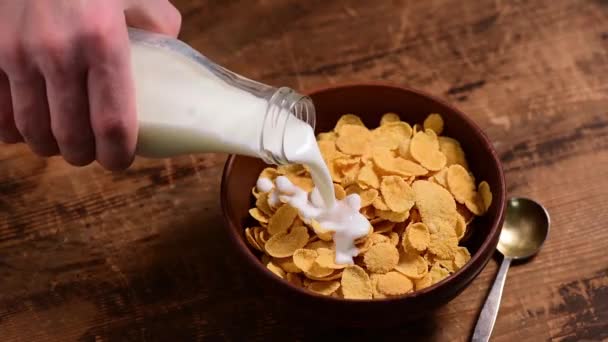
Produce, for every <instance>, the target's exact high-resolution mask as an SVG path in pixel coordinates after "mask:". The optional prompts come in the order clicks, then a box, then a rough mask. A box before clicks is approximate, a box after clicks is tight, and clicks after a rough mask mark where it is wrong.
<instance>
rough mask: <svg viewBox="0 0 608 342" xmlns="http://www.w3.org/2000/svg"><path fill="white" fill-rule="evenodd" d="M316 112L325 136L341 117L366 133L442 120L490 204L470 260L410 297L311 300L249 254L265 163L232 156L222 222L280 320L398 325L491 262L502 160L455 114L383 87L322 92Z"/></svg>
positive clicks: (471, 242)
mask: <svg viewBox="0 0 608 342" xmlns="http://www.w3.org/2000/svg"><path fill="white" fill-rule="evenodd" d="M310 97H311V98H312V100H313V101H314V103H315V107H316V111H317V127H316V131H317V132H323V131H328V130H331V129H332V128H333V127H334V125H335V123H336V121H337V120H338V118H339V117H340V116H341V115H342V114H345V113H354V114H357V115H359V116H360V117H361V119H362V120H363V122H364V123H365V124H366V125H367V126H368V127H370V128H372V127H377V126H378V124H379V121H380V117H381V115H382V114H383V113H386V112H395V113H397V114H399V115H400V116H401V118H402V119H403V120H405V121H407V122H409V123H411V124H413V123H422V121H423V120H424V118H425V117H426V116H427V115H428V114H429V113H440V114H441V115H442V116H443V119H444V121H445V130H444V133H443V135H446V136H449V137H453V138H455V139H457V140H458V141H460V143H461V144H462V147H463V149H464V151H465V153H466V156H467V160H468V162H469V166H470V168H471V170H472V171H473V173H474V175H475V177H476V179H477V180H486V181H487V182H488V183H489V184H490V188H491V190H492V192H493V196H494V198H493V202H492V205H491V207H490V208H489V210H488V212H487V213H486V215H484V216H482V217H478V218H476V219H475V220H474V221H473V223H472V224H473V230H472V231H473V233H472V234H471V236H470V237H469V238H468V239H467V241H466V243H465V245H466V246H467V247H468V248H469V250H470V251H471V255H472V257H471V260H470V261H469V262H468V263H467V264H466V265H465V266H464V267H462V268H461V269H460V270H458V271H457V272H456V273H454V274H453V275H451V276H450V277H448V278H446V279H444V280H443V281H441V282H439V283H437V284H435V285H433V286H431V287H428V288H425V289H422V290H420V291H416V292H414V293H411V294H409V295H406V296H403V297H399V298H392V299H383V300H358V301H354V300H345V299H338V298H332V297H325V296H320V295H315V294H312V293H310V292H308V291H305V290H303V289H300V288H296V287H294V286H292V285H291V284H289V283H287V282H286V281H283V280H281V279H279V278H278V277H276V276H275V275H274V274H272V273H270V272H269V271H268V270H267V269H266V268H265V266H264V265H262V263H261V262H260V261H259V260H258V258H257V257H256V254H255V253H254V252H253V251H252V250H251V249H250V248H249V247H248V245H247V243H246V241H245V237H244V228H245V227H246V226H249V225H251V224H253V223H254V222H253V221H251V220H252V219H251V218H250V217H249V215H248V210H249V208H250V207H252V206H253V201H252V196H251V192H250V189H251V188H252V187H253V186H254V185H255V182H256V179H257V177H258V175H259V173H260V171H261V170H262V169H263V168H264V167H265V164H264V163H263V162H262V161H261V160H258V159H254V158H248V157H242V156H230V158H228V161H227V163H226V167H225V169H224V174H223V177H222V190H221V201H222V208H223V214H224V219H225V222H226V226H227V228H228V234H229V235H230V237H231V239H230V240H231V241H232V244H233V247H235V249H236V254H237V255H238V258H239V259H240V260H239V262H241V263H242V264H243V265H244V267H245V268H246V269H248V270H249V271H250V276H251V277H252V278H251V282H252V284H259V288H260V291H261V292H260V296H262V295H264V296H265V298H272V299H274V300H276V302H277V305H275V306H274V307H275V308H276V310H280V311H281V312H282V314H280V315H279V317H292V318H298V319H300V318H301V317H302V316H308V317H312V318H314V317H315V316H317V317H318V318H320V319H322V320H324V321H326V323H327V324H346V325H371V326H373V325H375V324H379V323H383V324H385V323H391V322H393V323H396V322H403V321H404V320H405V319H409V318H414V317H417V316H419V315H423V314H427V313H429V312H431V311H432V310H434V309H436V308H438V307H440V306H441V305H443V304H445V303H447V302H448V301H450V300H451V299H453V298H454V297H455V296H456V295H458V294H459V293H460V292H461V291H462V290H464V288H465V287H466V286H467V285H469V284H470V283H471V281H472V280H473V279H474V278H475V277H476V276H477V275H478V274H479V273H480V272H481V270H482V269H483V268H484V266H485V265H486V264H487V262H488V261H489V260H490V258H491V257H492V254H493V253H494V250H495V249H496V244H497V243H498V236H499V233H500V228H501V226H502V223H503V214H504V204H505V181H504V176H503V172H502V168H501V165H500V161H499V159H498V157H497V155H496V152H495V151H494V149H493V147H492V143H491V142H490V141H489V140H488V138H487V137H486V136H485V134H484V133H483V132H482V131H481V129H480V128H479V127H478V126H477V125H476V124H475V123H473V121H472V120H471V119H470V118H468V117H467V116H466V115H465V114H463V113H462V112H461V111H459V110H458V109H456V108H454V107H452V106H451V105H449V104H447V103H445V102H443V101H441V100H439V99H437V98H435V97H432V96H430V95H427V94H424V93H422V92H420V91H418V90H414V89H409V88H405V87H399V86H394V85H386V84H354V85H345V86H337V87H331V88H325V89H321V90H318V91H314V92H311V93H310Z"/></svg>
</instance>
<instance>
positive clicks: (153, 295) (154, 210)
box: [0, 0, 608, 341]
mask: <svg viewBox="0 0 608 342" xmlns="http://www.w3.org/2000/svg"><path fill="white" fill-rule="evenodd" d="M175 3H176V5H177V6H178V7H179V8H180V10H181V11H182V13H183V16H184V25H183V31H182V35H181V37H182V38H183V39H184V40H185V41H187V42H188V43H190V44H192V45H193V46H194V47H195V48H197V49H199V50H200V51H203V52H204V53H205V54H206V55H207V56H209V57H210V58H212V59H213V60H215V61H217V62H218V63H220V64H222V65H225V66H226V67H228V68H229V69H232V70H234V71H236V72H239V73H242V74H244V75H246V76H248V77H251V78H254V79H258V80H260V81H262V82H267V83H270V84H274V85H287V86H292V87H295V88H297V89H300V90H303V91H305V90H307V89H312V88H315V87H317V86H322V85H326V84H335V83H340V82H348V81H369V80H384V81H391V82H396V83H399V84H407V85H410V86H413V87H416V88H421V89H423V90H426V91H429V92H431V93H433V94H437V95H439V96H442V97H443V98H445V99H447V100H449V101H451V102H454V103H455V104H456V105H457V106H458V107H459V108H460V109H462V110H463V111H464V112H465V113H468V114H469V115H470V116H471V117H472V118H473V119H474V120H475V121H476V122H477V123H478V124H479V125H480V126H481V127H483V128H484V129H485V131H486V133H487V134H488V135H489V136H490V138H491V139H492V140H493V141H494V143H495V145H496V148H497V150H498V151H499V153H500V155H501V158H502V161H503V163H504V168H505V171H506V177H507V181H508V190H509V194H510V195H522V196H529V197H532V198H535V199H538V200H539V201H540V202H541V203H543V204H544V205H546V206H547V208H548V209H549V212H550V214H551V219H552V227H551V233H550V237H549V239H548V241H547V243H546V245H545V248H544V249H543V250H542V252H541V253H540V255H538V256H537V257H536V258H535V259H534V260H533V262H530V263H527V264H523V265H515V266H514V267H513V268H512V269H511V271H510V272H509V277H508V279H507V284H506V287H505V292H504V296H503V303H502V307H501V311H500V314H499V318H498V321H497V324H496V328H495V331H494V335H493V340H495V341H543V340H550V341H581V340H585V341H602V340H604V341H606V340H608V254H607V253H606V250H608V229H606V222H608V2H606V1H605V0H595V1H592V0H536V1H523V0H511V1H505V0H502V1H501V0H487V1H486V0H483V1H481V0H480V1H455V0H432V1H431V0H429V1H415V0H410V1H406V0H391V1H389V0H387V1H374V2H372V1H358V0H344V1H339V0H334V1H320V0H309V1H296V0H284V1H283V0H257V1H244V0H222V1H196V0H179V1H175ZM224 159H225V157H224V156H222V155H200V156H184V157H179V158H174V159H171V160H156V161H155V160H143V159H142V160H138V161H137V162H136V164H135V165H134V166H133V168H131V169H130V170H129V171H127V172H124V173H120V174H110V173H108V172H105V171H103V170H101V169H100V168H99V167H98V166H89V167H86V168H81V169H77V168H72V167H69V166H67V165H66V164H65V163H64V162H63V161H62V160H60V159H57V158H53V159H49V160H42V159H39V158H37V157H35V156H33V155H32V154H31V153H30V152H29V151H28V150H27V149H25V148H24V147H22V146H0V339H1V340H2V341H72V340H78V341H124V340H128V341H169V340H170V341H189V340H205V341H207V340H211V341H214V340H229V341H240V340H248V341H257V340H260V341H262V340H276V341H286V340H315V339H319V338H321V337H327V336H336V337H339V338H344V339H350V340H369V339H372V338H375V339H380V338H381V339H383V340H390V339H402V340H403V339H408V340H421V341H426V340H430V341H466V340H467V339H468V338H469V335H470V334H471V331H472V329H473V326H474V322H475V320H476V318H477V315H478V312H479V310H480V307H481V303H482V302H483V300H484V298H485V295H486V293H487V291H488V289H489V287H490V284H491V282H492V280H493V278H494V275H495V272H496V263H495V262H491V263H490V264H489V265H488V267H486V269H485V270H484V271H483V272H482V274H481V275H480V276H479V277H478V278H477V279H476V280H475V281H474V282H473V283H472V285H471V286H470V287H469V288H468V289H467V290H465V292H464V293H462V294H461V295H460V296H459V297H457V298H456V299H455V300H454V301H452V302H451V303H450V304H449V305H447V306H446V307H444V308H443V309H441V310H440V311H438V312H437V313H436V314H435V315H434V316H433V317H428V318H425V319H423V320H420V321H417V322H413V323H412V322H404V324H403V325H402V326H400V327H396V328H394V329H392V330H379V329H375V328H374V327H369V328H368V329H357V330H349V331H335V330H333V329H332V326H331V323H330V322H328V323H327V325H326V326H321V327H316V328H312V327H311V326H309V325H305V324H303V325H302V326H288V325H285V324H282V322H281V318H280V317H277V315H276V314H274V313H273V308H272V307H271V306H270V305H269V304H268V302H267V301H266V300H265V298H264V297H262V296H261V295H259V290H258V289H256V284H252V283H250V282H249V281H248V279H247V278H246V277H243V275H242V270H241V268H240V265H238V264H235V263H234V262H233V260H235V259H234V258H233V257H232V255H231V254H230V251H228V250H226V248H225V246H226V245H227V237H226V235H225V234H224V232H223V227H222V223H221V219H220V208H219V200H218V198H219V180H220V172H221V168H222V165H223V161H224Z"/></svg>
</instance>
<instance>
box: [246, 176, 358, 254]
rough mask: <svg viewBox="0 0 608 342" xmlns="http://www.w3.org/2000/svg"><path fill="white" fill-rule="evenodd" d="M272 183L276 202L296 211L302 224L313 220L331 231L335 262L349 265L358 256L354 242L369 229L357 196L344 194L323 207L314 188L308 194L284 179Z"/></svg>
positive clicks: (264, 181)
mask: <svg viewBox="0 0 608 342" xmlns="http://www.w3.org/2000/svg"><path fill="white" fill-rule="evenodd" d="M263 179H264V178H260V180H262V181H261V182H262V183H266V180H269V179H266V180H263ZM258 183H259V182H258ZM275 184H276V189H277V190H278V197H279V200H280V201H281V202H284V203H288V204H289V205H291V206H292V207H294V208H296V209H298V212H299V214H300V218H302V220H303V221H304V222H306V223H308V224H310V223H311V221H312V220H315V221H317V222H319V224H320V225H321V227H323V228H325V229H328V230H332V231H333V232H334V233H333V240H334V243H335V245H336V263H337V264H352V263H353V257H355V256H357V255H358V254H359V249H358V248H357V247H356V246H355V240H357V239H359V238H361V237H364V236H366V235H367V234H368V233H369V228H370V223H369V221H368V220H367V219H366V218H365V216H363V215H361V213H360V212H359V210H360V209H361V198H360V197H359V195H357V194H352V195H348V196H346V197H345V198H344V199H343V200H340V201H338V200H336V201H335V204H334V205H332V206H327V205H325V203H324V201H322V200H321V198H320V195H319V193H318V192H317V190H318V189H319V188H314V190H313V191H312V192H311V193H310V194H309V193H307V192H306V191H304V190H302V189H300V188H298V187H297V186H295V185H294V184H292V183H291V182H290V181H289V179H288V178H287V177H285V176H279V177H277V178H276V180H275ZM258 190H259V189H258ZM273 193H275V192H273Z"/></svg>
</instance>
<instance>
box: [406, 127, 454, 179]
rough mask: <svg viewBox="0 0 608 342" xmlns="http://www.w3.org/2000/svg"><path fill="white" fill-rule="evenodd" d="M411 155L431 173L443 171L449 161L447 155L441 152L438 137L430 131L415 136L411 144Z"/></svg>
mask: <svg viewBox="0 0 608 342" xmlns="http://www.w3.org/2000/svg"><path fill="white" fill-rule="evenodd" d="M410 153H411V154H412V157H414V159H415V160H416V161H417V162H419V163H420V165H422V166H423V167H424V168H426V169H427V170H431V171H439V170H441V168H443V167H444V166H445V164H446V161H447V160H446V157H445V154H443V153H442V152H441V151H440V150H439V142H438V140H437V135H436V134H435V132H434V131H432V130H430V129H427V130H425V131H424V132H418V133H416V134H415V135H414V137H413V138H412V141H411V142H410Z"/></svg>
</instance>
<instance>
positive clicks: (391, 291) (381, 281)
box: [376, 272, 414, 296]
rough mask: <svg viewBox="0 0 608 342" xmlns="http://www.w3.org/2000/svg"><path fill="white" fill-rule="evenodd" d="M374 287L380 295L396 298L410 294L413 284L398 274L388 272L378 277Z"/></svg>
mask: <svg viewBox="0 0 608 342" xmlns="http://www.w3.org/2000/svg"><path fill="white" fill-rule="evenodd" d="M376 287H377V289H378V292H380V293H382V294H385V295H387V296H398V295H403V294H406V293H408V292H411V291H412V290H413V289H414V283H412V281H411V280H410V279H409V278H408V277H406V276H404V275H403V274H401V273H399V272H388V273H386V274H380V275H379V276H378V280H377V284H376Z"/></svg>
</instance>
